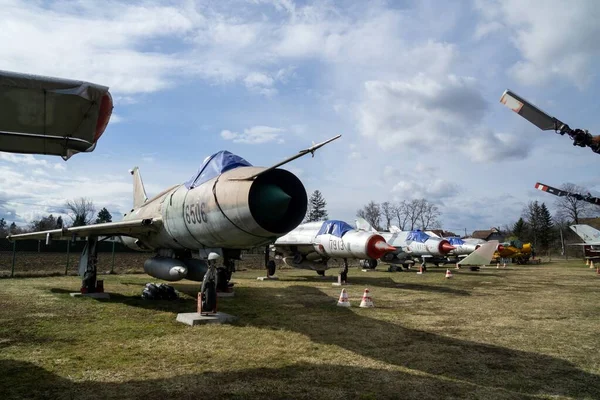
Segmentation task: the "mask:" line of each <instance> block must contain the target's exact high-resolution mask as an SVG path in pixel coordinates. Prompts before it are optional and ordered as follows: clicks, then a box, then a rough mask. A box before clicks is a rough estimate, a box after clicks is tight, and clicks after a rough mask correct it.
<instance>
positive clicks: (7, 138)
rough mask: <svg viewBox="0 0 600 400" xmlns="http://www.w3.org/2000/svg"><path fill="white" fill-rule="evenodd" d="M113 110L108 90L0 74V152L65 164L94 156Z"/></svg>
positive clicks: (33, 76)
mask: <svg viewBox="0 0 600 400" xmlns="http://www.w3.org/2000/svg"><path fill="white" fill-rule="evenodd" d="M112 109H113V102H112V97H111V95H110V93H109V92H108V87H105V86H100V85H96V84H93V83H89V82H83V81H75V80H70V79H60V78H52V77H46V76H37V75H27V74H20V73H16V72H8V71H0V151H8V152H13V153H29V154H50V155H59V156H62V158H63V159H65V160H67V159H68V158H69V157H71V156H72V155H73V154H76V153H79V152H84V151H87V152H89V151H93V150H94V148H95V146H96V141H97V140H98V139H99V138H100V136H102V133H104V130H105V129H106V126H107V124H108V121H109V120H110V115H111V113H112Z"/></svg>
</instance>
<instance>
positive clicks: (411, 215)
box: [406, 199, 423, 231]
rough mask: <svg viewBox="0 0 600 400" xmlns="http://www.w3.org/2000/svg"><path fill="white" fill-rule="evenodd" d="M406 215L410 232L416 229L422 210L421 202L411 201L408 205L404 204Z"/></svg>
mask: <svg viewBox="0 0 600 400" xmlns="http://www.w3.org/2000/svg"><path fill="white" fill-rule="evenodd" d="M406 206H407V213H408V221H409V222H410V230H411V231H412V230H413V229H415V228H417V226H418V221H419V219H420V217H421V212H422V208H423V203H422V202H421V200H417V199H414V200H411V201H410V203H407V204H406Z"/></svg>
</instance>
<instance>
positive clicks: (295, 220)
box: [248, 169, 308, 234]
mask: <svg viewBox="0 0 600 400" xmlns="http://www.w3.org/2000/svg"><path fill="white" fill-rule="evenodd" d="M248 206H249V207H250V213H251V214H252V217H253V218H254V220H255V221H256V223H257V224H258V225H259V226H260V227H261V228H263V229H264V230H266V231H269V232H272V233H276V234H282V233H287V232H289V231H291V230H292V229H294V228H295V227H296V226H298V224H300V223H301V222H302V220H303V219H304V216H305V215H306V209H307V206H308V199H307V196H306V190H305V189H304V186H303V185H302V182H300V179H298V178H297V177H296V176H295V175H294V174H292V173H291V172H289V171H286V170H283V169H274V170H271V171H268V172H266V173H264V174H262V175H260V176H258V177H257V178H256V179H255V180H254V182H253V183H252V186H251V187H250V192H249V194H248Z"/></svg>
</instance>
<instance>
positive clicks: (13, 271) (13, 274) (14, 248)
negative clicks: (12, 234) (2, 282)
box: [10, 240, 17, 278]
mask: <svg viewBox="0 0 600 400" xmlns="http://www.w3.org/2000/svg"><path fill="white" fill-rule="evenodd" d="M16 256H17V241H16V240H15V241H14V242H13V258H12V267H11V270H10V277H11V278H12V277H13V276H15V257H16Z"/></svg>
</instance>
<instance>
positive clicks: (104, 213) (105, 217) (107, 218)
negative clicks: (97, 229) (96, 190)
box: [96, 207, 112, 224]
mask: <svg viewBox="0 0 600 400" xmlns="http://www.w3.org/2000/svg"><path fill="white" fill-rule="evenodd" d="M105 222H112V215H110V212H108V210H107V209H106V207H103V208H102V210H100V211H98V218H96V223H97V224H102V223H105Z"/></svg>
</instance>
